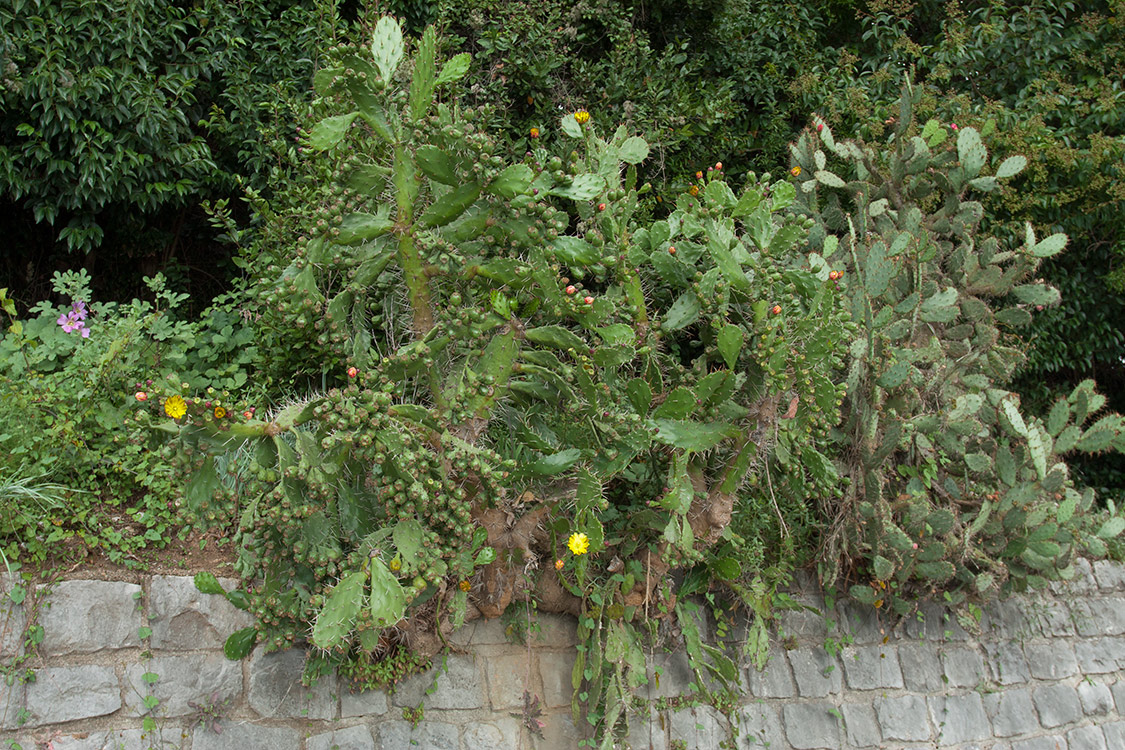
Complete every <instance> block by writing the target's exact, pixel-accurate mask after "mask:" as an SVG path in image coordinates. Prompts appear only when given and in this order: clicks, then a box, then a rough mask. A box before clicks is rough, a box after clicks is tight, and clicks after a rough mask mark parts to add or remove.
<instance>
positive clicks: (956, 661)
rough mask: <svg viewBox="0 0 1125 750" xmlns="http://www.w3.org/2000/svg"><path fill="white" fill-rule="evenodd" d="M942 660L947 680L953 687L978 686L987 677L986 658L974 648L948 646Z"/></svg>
mask: <svg viewBox="0 0 1125 750" xmlns="http://www.w3.org/2000/svg"><path fill="white" fill-rule="evenodd" d="M941 661H942V665H943V666H944V667H945V677H946V680H947V681H948V683H949V685H950V686H952V687H958V688H965V687H977V686H978V685H980V684H981V683H982V682H984V681H985V680H986V679H987V674H986V673H985V670H984V659H983V658H982V657H981V655H980V652H979V651H977V650H976V649H974V648H969V647H967V646H966V647H950V648H947V649H946V651H945V653H944V654H942V657H941Z"/></svg>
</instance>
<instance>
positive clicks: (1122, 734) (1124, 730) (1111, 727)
mask: <svg viewBox="0 0 1125 750" xmlns="http://www.w3.org/2000/svg"><path fill="white" fill-rule="evenodd" d="M1102 734H1104V735H1105V744H1106V746H1108V747H1111V748H1115V749H1116V748H1122V747H1125V721H1115V722H1113V723H1112V724H1102Z"/></svg>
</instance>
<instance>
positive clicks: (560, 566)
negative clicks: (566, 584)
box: [555, 560, 566, 570]
mask: <svg viewBox="0 0 1125 750" xmlns="http://www.w3.org/2000/svg"><path fill="white" fill-rule="evenodd" d="M564 565H566V563H564V562H563V561H562V560H555V570H562V569H563V566H564Z"/></svg>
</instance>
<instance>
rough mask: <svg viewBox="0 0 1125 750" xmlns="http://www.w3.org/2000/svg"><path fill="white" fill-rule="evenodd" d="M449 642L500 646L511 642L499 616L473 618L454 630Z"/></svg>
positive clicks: (458, 644) (466, 644) (459, 644)
mask: <svg viewBox="0 0 1125 750" xmlns="http://www.w3.org/2000/svg"><path fill="white" fill-rule="evenodd" d="M449 642H450V643H452V644H454V645H457V646H500V645H507V644H508V643H509V641H508V635H507V633H505V632H504V623H503V622H501V621H500V619H499V618H497V619H492V620H484V619H480V620H473V621H472V622H470V623H467V624H465V625H463V626H462V627H460V628H458V629H457V630H455V631H453V632H452V633H451V634H450V635H449Z"/></svg>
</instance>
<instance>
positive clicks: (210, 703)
mask: <svg viewBox="0 0 1125 750" xmlns="http://www.w3.org/2000/svg"><path fill="white" fill-rule="evenodd" d="M231 700H232V699H231V698H229V697H227V698H223V699H221V700H220V698H219V691H217V690H216V691H214V692H212V693H211V695H210V696H209V697H205V698H200V699H199V701H198V702H196V701H188V706H190V707H191V708H192V709H193V710H194V711H195V713H193V714H192V715H191V721H190V722H189V723H188V729H193V728H195V727H197V726H202V727H204V728H206V729H208V730H210V731H211V732H214V733H215V734H222V733H223V728H222V726H220V724H219V722H221V721H222V720H223V719H224V718H226V712H227V710H228V709H229V708H230V705H231Z"/></svg>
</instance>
